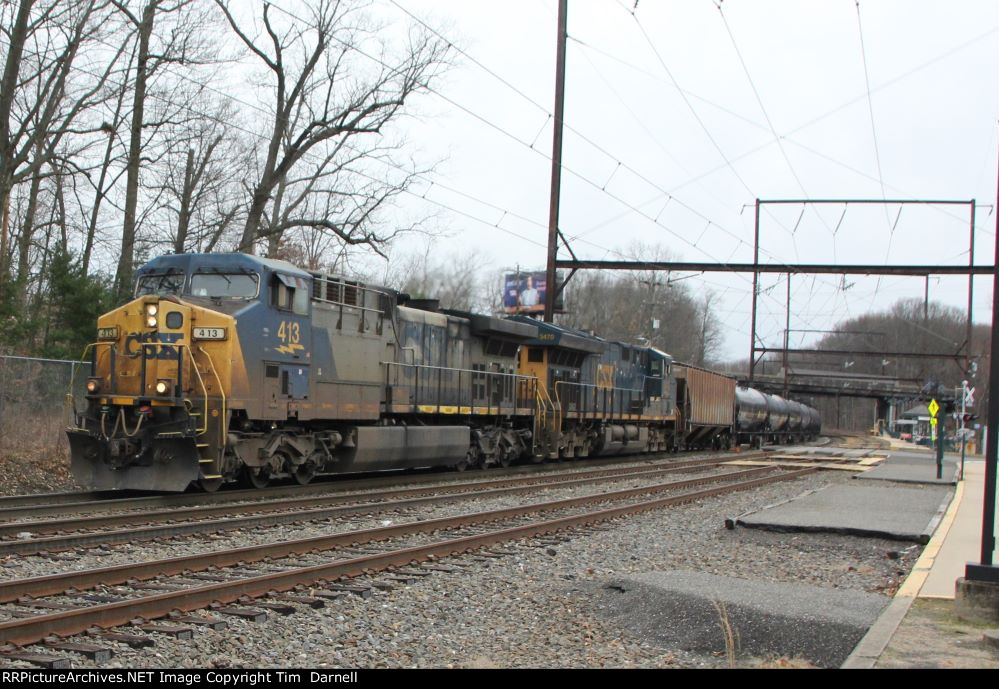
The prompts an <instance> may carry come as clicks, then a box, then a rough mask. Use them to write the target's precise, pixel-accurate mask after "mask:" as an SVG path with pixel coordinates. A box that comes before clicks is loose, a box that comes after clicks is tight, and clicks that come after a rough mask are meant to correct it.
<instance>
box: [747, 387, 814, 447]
mask: <svg viewBox="0 0 999 689" xmlns="http://www.w3.org/2000/svg"><path fill="white" fill-rule="evenodd" d="M735 400H736V402H735V415H736V428H735V433H736V439H737V442H739V443H749V444H751V445H755V446H757V447H762V446H763V445H764V444H766V443H774V444H781V443H792V442H801V441H803V440H811V439H814V438H816V437H817V436H818V435H819V432H820V431H821V429H822V419H821V417H820V416H819V413H818V411H816V410H815V409H813V408H812V407H809V406H807V405H805V404H802V403H800V402H795V401H793V400H785V399H784V398H783V397H780V396H778V395H768V394H766V393H763V392H760V391H759V390H754V389H753V388H744V387H739V388H737V389H736V391H735Z"/></svg>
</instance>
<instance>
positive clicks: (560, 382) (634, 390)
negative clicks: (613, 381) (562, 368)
mask: <svg viewBox="0 0 999 689" xmlns="http://www.w3.org/2000/svg"><path fill="white" fill-rule="evenodd" d="M560 385H572V386H575V387H577V388H593V390H594V392H600V391H604V392H605V393H606V392H610V393H612V394H611V409H610V417H611V418H613V417H614V399H615V395H614V394H613V393H615V392H627V393H628V401H629V402H632V401H633V400H632V396H631V394H632V393H638V399H639V400H644V399H645V398H644V394H645V391H644V390H642V389H640V388H613V387H611V388H608V387H600V386H599V385H594V384H592V383H573V382H572V381H570V380H558V381H555V396H556V398H558V399H559V400H560V401H559V405H561V395H559V386H560ZM622 403H623V400H622ZM577 411H580V412H581V413H586V412H587V409H585V408H584V409H581V410H577ZM590 411H592V412H597V411H602V412H603V413H604V414H606V413H607V400H606V397H605V398H604V408H603V409H602V410H600V409H597V408H596V398H595V397H594V408H593V409H592V410H590ZM618 413H619V414H623V413H624V412H623V410H618Z"/></svg>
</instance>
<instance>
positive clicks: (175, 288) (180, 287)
mask: <svg viewBox="0 0 999 689" xmlns="http://www.w3.org/2000/svg"><path fill="white" fill-rule="evenodd" d="M183 291H184V273H183V272H181V271H176V272H174V271H171V272H167V273H147V274H146V275H142V276H140V277H139V280H138V282H137V283H136V285H135V296H137V297H142V296H145V295H147V294H156V295H166V294H180V293H181V292H183Z"/></svg>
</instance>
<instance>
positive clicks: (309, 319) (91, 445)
mask: <svg viewBox="0 0 999 689" xmlns="http://www.w3.org/2000/svg"><path fill="white" fill-rule="evenodd" d="M97 326H98V327H97V341H95V342H94V343H93V344H91V345H90V346H89V347H88V348H87V352H86V355H87V356H89V358H90V362H91V371H90V376H89V377H88V379H87V381H86V389H87V394H86V397H85V399H83V400H81V401H80V402H81V404H80V405H79V406H77V404H76V402H75V401H73V422H72V425H71V427H70V428H69V429H68V434H69V441H70V451H71V463H72V469H73V473H74V475H75V476H76V478H77V479H78V480H79V481H80V482H81V483H83V484H87V485H92V486H94V487H96V488H100V489H107V488H133V489H147V490H164V491H179V490H184V489H186V488H187V487H188V486H189V485H191V484H195V485H200V487H201V488H202V489H204V490H215V489H217V488H218V487H219V486H221V485H222V484H223V483H226V482H229V481H234V480H237V479H243V480H245V481H246V482H248V483H249V484H251V485H254V486H257V487H262V486H264V485H265V484H267V483H268V482H269V481H270V480H271V479H273V478H277V477H293V478H294V479H295V480H297V481H298V482H299V483H303V484H304V483H307V482H309V481H310V480H311V479H312V478H313V477H314V476H316V475H317V474H337V473H348V472H358V471H372V470H389V469H404V468H412V467H426V466H443V467H449V468H455V469H459V470H461V469H465V468H469V467H487V466H491V465H506V464H509V463H510V462H512V461H514V460H517V459H527V460H532V461H544V460H546V459H555V458H572V457H585V456H596V455H610V454H618V453H623V452H629V453H630V452H656V451H663V450H676V449H682V448H685V447H696V446H705V445H711V446H715V447H720V446H728V445H729V444H730V443H731V442H732V441H733V440H735V439H738V437H739V429H738V427H737V425H736V423H735V420H736V418H737V411H736V407H735V400H736V392H735V388H734V382H733V381H732V380H731V379H730V378H727V377H724V376H719V375H718V374H714V373H711V372H710V371H706V370H704V369H698V368H696V367H690V366H685V365H680V364H674V362H673V359H672V357H670V356H669V355H668V354H666V353H664V352H660V351H658V350H656V349H654V348H650V347H641V346H636V345H633V344H628V343H624V342H615V341H610V340H605V339H602V338H600V337H597V336H596V335H593V334H591V333H585V332H581V331H576V330H572V329H569V328H563V327H560V326H556V325H552V324H547V323H538V322H537V321H534V320H531V319H529V318H525V317H514V318H509V319H504V318H495V317H491V316H484V315H479V314H471V313H463V312H458V311H446V310H441V309H440V308H439V307H438V306H437V304H436V303H435V302H432V301H428V300H414V299H410V298H409V297H408V295H405V294H401V293H399V292H397V291H394V290H391V289H387V288H383V287H377V286H373V285H367V284H363V283H361V282H359V281H355V280H348V279H346V278H341V277H333V276H328V275H323V274H321V273H316V272H309V271H304V270H301V269H299V268H297V267H295V266H293V265H291V264H289V263H286V262H284V261H276V260H270V259H264V258H258V257H254V256H248V255H244V254H182V255H172V256H163V257H160V258H157V259H154V260H152V261H150V262H149V263H147V264H146V265H144V266H143V267H142V268H141V269H140V270H139V271H138V273H137V281H136V292H135V298H134V299H133V300H132V301H131V302H129V303H127V304H125V305H123V306H121V307H120V308H118V309H115V310H113V311H111V312H109V313H107V314H105V315H103V316H101V317H100V318H99V319H98V323H97Z"/></svg>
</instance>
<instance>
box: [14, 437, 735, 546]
mask: <svg viewBox="0 0 999 689" xmlns="http://www.w3.org/2000/svg"><path fill="white" fill-rule="evenodd" d="M747 457H749V456H748V455H747ZM726 461H730V460H728V459H727V458H726V459H722V458H719V459H703V460H696V461H694V462H691V463H683V464H680V465H669V466H660V467H656V468H649V467H647V466H644V467H625V468H623V469H601V470H595V471H587V472H578V473H571V474H570V473H557V474H554V475H549V476H543V477H541V476H523V477H520V478H506V479H496V480H489V481H468V482H465V483H449V484H447V485H443V486H427V487H417V488H400V489H398V490H392V491H385V492H381V493H352V494H346V495H321V496H315V497H297V498H280V499H276V500H262V501H257V502H248V503H240V504H236V505H206V506H198V507H179V508H175V509H167V510H157V511H152V512H123V513H119V514H110V515H93V516H89V517H79V518H75V519H53V520H44V521H27V522H14V523H10V524H0V538H5V537H6V538H9V537H11V536H16V535H17V534H19V533H23V532H30V533H32V534H50V533H58V532H69V531H78V530H81V529H97V528H105V527H110V526H126V525H127V526H136V525H139V524H156V523H160V522H165V521H170V522H176V521H183V520H186V519H191V518H195V519H197V518H201V517H216V516H236V515H241V514H255V513H267V512H280V511H285V510H294V509H306V508H309V507H320V506H332V505H341V504H347V503H360V502H364V501H365V500H370V499H371V498H378V499H379V500H384V501H386V502H388V501H389V500H392V499H395V498H404V497H409V496H417V495H430V494H435V495H448V494H461V495H472V496H474V495H476V494H478V493H480V492H487V491H489V490H491V489H498V488H505V487H511V486H525V487H527V488H537V489H538V490H541V489H543V488H546V487H549V486H552V487H557V486H562V485H566V484H569V485H578V484H581V483H588V482H591V481H595V480H614V479H615V478H622V479H625V478H629V477H632V476H636V477H640V476H647V475H650V474H661V473H670V472H677V471H688V470H691V469H698V468H701V467H711V466H715V465H718V464H721V463H723V462H726ZM483 489H485V490H483ZM2 547H3V542H0V549H2Z"/></svg>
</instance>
